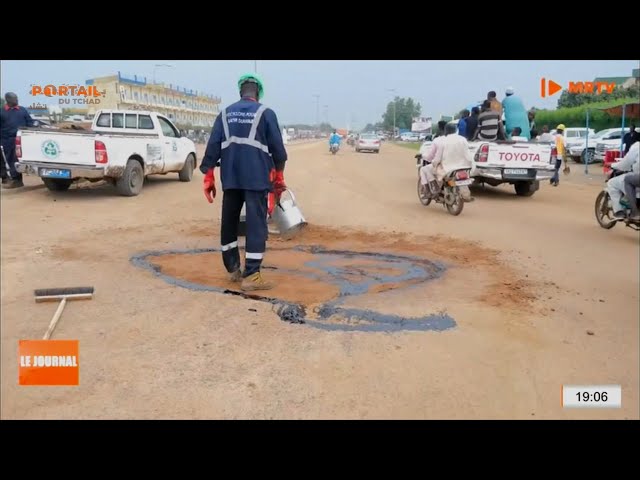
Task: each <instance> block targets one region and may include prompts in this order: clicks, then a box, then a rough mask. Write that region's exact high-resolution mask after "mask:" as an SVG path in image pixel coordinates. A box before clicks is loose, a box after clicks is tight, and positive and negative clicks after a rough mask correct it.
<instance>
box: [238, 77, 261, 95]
mask: <svg viewBox="0 0 640 480" xmlns="http://www.w3.org/2000/svg"><path fill="white" fill-rule="evenodd" d="M246 82H253V83H257V84H258V96H259V97H260V98H259V99H258V100H260V99H262V98H263V97H264V87H263V86H262V79H261V78H260V77H259V76H258V74H257V73H245V74H244V75H242V76H241V77H240V79H239V80H238V90H240V88H241V87H242V84H243V83H246Z"/></svg>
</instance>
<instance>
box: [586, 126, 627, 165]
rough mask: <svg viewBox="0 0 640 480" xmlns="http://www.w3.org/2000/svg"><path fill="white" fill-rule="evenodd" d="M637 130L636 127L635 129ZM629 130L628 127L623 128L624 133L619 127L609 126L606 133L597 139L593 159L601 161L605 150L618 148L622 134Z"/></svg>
mask: <svg viewBox="0 0 640 480" xmlns="http://www.w3.org/2000/svg"><path fill="white" fill-rule="evenodd" d="M636 130H637V129H636ZM628 131H629V128H625V129H624V133H623V132H622V129H620V128H610V129H608V130H607V133H606V134H605V135H603V136H602V137H601V138H599V139H598V142H597V143H596V150H595V154H594V156H593V159H594V161H596V162H603V161H604V157H605V154H606V152H607V150H617V149H620V144H621V143H622V136H623V135H624V134H625V133H627V132H628Z"/></svg>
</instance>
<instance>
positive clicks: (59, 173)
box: [40, 168, 71, 178]
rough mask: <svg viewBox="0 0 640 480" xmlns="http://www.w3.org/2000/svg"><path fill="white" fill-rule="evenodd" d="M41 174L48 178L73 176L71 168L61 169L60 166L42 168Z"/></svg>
mask: <svg viewBox="0 0 640 480" xmlns="http://www.w3.org/2000/svg"><path fill="white" fill-rule="evenodd" d="M40 176H41V177H48V178H71V170H60V169H58V168H41V169H40Z"/></svg>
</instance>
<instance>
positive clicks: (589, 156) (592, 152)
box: [580, 148, 596, 165]
mask: <svg viewBox="0 0 640 480" xmlns="http://www.w3.org/2000/svg"><path fill="white" fill-rule="evenodd" d="M595 156H596V149H595V148H589V149H588V150H583V151H582V156H581V157H580V163H585V161H586V162H587V164H589V165H591V164H592V163H593V162H594V157H595ZM585 157H586V158H585Z"/></svg>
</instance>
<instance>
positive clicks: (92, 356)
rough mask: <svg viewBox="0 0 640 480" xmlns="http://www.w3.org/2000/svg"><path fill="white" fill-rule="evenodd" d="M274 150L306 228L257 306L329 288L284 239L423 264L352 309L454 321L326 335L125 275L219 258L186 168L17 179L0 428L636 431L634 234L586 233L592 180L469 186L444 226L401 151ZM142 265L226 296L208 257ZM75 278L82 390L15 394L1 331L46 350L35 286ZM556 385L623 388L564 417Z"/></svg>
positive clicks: (8, 228) (302, 298)
mask: <svg viewBox="0 0 640 480" xmlns="http://www.w3.org/2000/svg"><path fill="white" fill-rule="evenodd" d="M289 152H290V162H289V164H288V167H287V171H286V177H287V183H288V184H289V185H290V186H291V187H292V188H293V189H294V190H295V193H296V195H297V197H298V199H299V202H300V205H301V208H302V210H303V212H304V214H305V216H306V217H307V219H308V221H309V222H310V226H309V228H308V229H307V230H306V231H304V232H303V234H301V235H300V236H299V237H298V238H296V239H294V240H289V241H282V240H279V239H277V237H273V238H272V239H270V242H269V251H270V253H268V254H267V258H266V260H265V266H266V267H269V268H266V269H265V275H271V278H273V279H274V280H276V281H277V283H278V286H277V287H276V289H274V290H273V291H272V292H270V293H269V295H270V296H273V297H277V298H281V299H286V300H288V301H294V302H298V303H301V304H304V305H305V306H308V307H310V310H312V309H313V307H314V306H317V305H318V304H320V303H322V302H325V301H328V300H331V299H335V298H336V296H337V295H338V290H337V288H336V286H335V285H333V284H331V283H330V282H327V281H326V278H325V279H322V278H320V279H315V280H313V279H310V278H306V277H304V273H308V272H309V271H310V270H312V269H310V268H309V267H308V265H305V262H306V261H308V260H309V258H310V257H309V255H308V254H306V253H304V252H293V251H291V250H290V249H291V247H295V246H298V245H320V246H323V247H325V248H335V249H344V250H350V251H357V252H387V253H393V254H397V255H405V256H412V257H420V258H423V259H425V260H429V261H434V262H438V263H439V264H441V265H443V266H445V267H446V271H445V272H444V273H443V274H442V275H441V276H440V277H439V278H437V279H434V280H430V281H427V282H421V283H418V284H415V282H414V284H411V285H410V283H411V282H396V283H392V284H387V285H382V286H377V287H376V288H372V290H371V291H370V292H369V293H368V294H366V295H361V296H357V297H350V298H348V299H347V304H348V306H350V307H354V308H360V309H368V310H372V311H377V312H380V313H385V314H394V315H400V316H406V317H417V316H420V315H424V314H428V313H436V312H446V313H447V314H448V315H450V316H451V317H452V318H453V319H454V320H455V323H456V325H455V327H454V328H452V329H448V330H445V331H441V332H436V331H396V332H393V333H384V332H382V333H374V332H362V331H325V330H322V329H318V328H314V327H313V326H312V325H309V324H306V325H296V324H290V323H286V322H283V321H282V320H280V318H279V317H278V316H277V314H276V313H275V311H274V306H273V305H271V304H269V303H266V302H263V301H258V300H251V299H245V298H241V297H239V296H233V295H224V294H221V293H216V292H208V291H193V290H190V289H187V288H182V287H178V286H175V285H172V284H170V283H167V282H165V281H163V280H162V279H161V278H159V277H157V276H155V275H154V274H153V272H150V271H147V270H144V269H141V268H138V267H136V266H134V265H133V264H132V263H131V262H130V258H131V257H132V256H133V255H136V254H139V253H142V252H154V251H162V250H175V251H187V250H193V249H206V248H215V247H218V246H219V237H218V231H219V217H220V200H221V199H220V198H218V199H216V202H215V203H214V205H213V206H211V205H209V204H208V203H207V202H206V201H205V199H204V196H203V194H202V192H201V190H200V185H201V175H200V173H199V172H198V173H197V174H196V176H195V178H194V181H193V182H192V183H187V184H185V183H181V182H179V181H178V180H177V178H176V177H177V176H176V175H168V176H166V177H157V178H152V179H149V180H148V181H147V183H146V185H145V187H144V189H143V192H142V193H141V194H140V195H139V196H138V197H134V198H124V197H119V196H117V195H115V193H114V191H113V190H112V189H111V188H109V187H106V186H102V187H101V186H97V187H96V186H93V187H91V188H72V189H71V190H69V191H68V192H65V193H52V192H49V191H47V190H46V189H44V188H42V186H41V184H40V181H39V179H37V178H33V177H28V178H27V179H26V184H27V187H26V188H25V189H23V190H21V191H3V192H2V212H1V213H2V303H1V307H2V370H1V373H2V406H1V412H0V413H1V416H2V418H47V419H57V418H73V419H76V418H195V419H198V418H229V419H234V418H260V419H262V418H320V419H326V418H355V419H367V418H403V419H409V418H419V419H436V418H454V419H462V418H483V419H484V418H500V419H508V418H518V419H538V418H558V419H564V418H591V419H595V418H615V419H624V418H634V419H637V418H639V407H638V405H639V398H638V389H639V385H638V378H639V345H638V343H639V331H638V317H639V307H638V283H639V282H638V253H639V252H638V246H639V242H638V234H637V233H636V232H633V231H631V229H628V228H624V227H623V226H621V225H618V226H616V228H614V229H613V230H609V231H605V230H603V229H601V228H600V227H599V226H598V225H597V223H596V221H595V218H594V214H593V203H594V200H595V197H596V195H597V193H598V190H599V189H600V188H601V180H602V176H601V175H600V174H599V172H598V170H597V169H596V168H595V167H594V168H592V172H591V175H590V176H585V174H584V173H583V172H582V168H583V167H581V166H577V165H576V166H572V173H571V175H569V176H563V177H562V178H561V184H560V186H559V187H558V188H551V187H549V186H548V185H543V186H542V188H541V190H540V191H539V192H537V193H536V195H535V196H533V197H531V198H519V197H516V196H515V195H514V194H513V190H512V189H511V188H509V187H504V188H487V189H486V190H484V191H483V190H480V191H476V192H475V195H476V198H477V200H476V202H474V203H472V204H468V205H466V206H465V209H464V211H463V212H462V214H461V215H460V216H458V217H452V216H450V215H449V214H447V213H446V211H445V210H444V208H443V207H442V206H441V205H431V206H429V207H423V206H422V205H420V203H419V202H418V199H417V195H416V171H415V167H414V159H413V154H414V153H415V152H413V151H412V150H409V149H405V148H401V147H398V146H393V145H384V146H383V149H382V152H381V153H380V154H379V155H375V154H367V153H360V154H356V153H355V152H353V151H352V150H351V149H349V148H344V149H343V150H342V151H341V152H340V153H339V154H338V155H337V156H332V155H330V154H329V153H328V151H327V148H326V145H325V144H324V143H322V144H317V143H309V144H302V145H291V146H289ZM154 262H155V263H156V264H157V265H158V269H159V271H161V272H162V273H164V274H166V275H170V276H172V277H176V278H181V279H184V280H187V281H190V282H194V283H197V284H201V285H212V286H217V287H222V288H231V289H233V288H234V286H233V285H231V284H228V283H227V280H226V278H225V276H224V272H223V270H222V269H221V265H220V263H221V261H220V258H219V255H218V254H216V253H203V254H200V255H181V254H175V253H174V254H173V255H171V256H158V257H155V258H154ZM341 266H342V267H345V268H349V269H350V270H349V275H351V276H350V277H348V278H350V279H352V280H353V282H355V283H357V282H359V281H362V276H363V275H364V276H366V275H367V274H371V275H373V274H381V272H382V273H384V272H385V270H384V266H381V265H379V264H376V263H375V262H369V263H368V262H367V261H363V260H353V261H349V262H346V263H344V264H342V265H341ZM287 269H288V270H289V271H291V270H296V271H297V272H298V273H299V274H300V275H302V276H300V275H297V274H290V273H289V274H287V273H283V272H284V270H287ZM367 272H368V273H367ZM386 273H387V274H389V273H390V274H397V273H398V272H395V271H394V270H393V268H389V269H387V270H386ZM76 285H93V286H95V288H96V295H95V297H94V299H93V300H91V301H84V302H73V303H70V304H69V305H68V306H67V308H66V309H65V312H64V315H63V317H62V320H61V321H60V323H59V325H58V327H57V329H56V331H55V332H54V335H53V338H56V339H67V338H68V339H78V340H79V341H80V363H81V368H80V372H81V373H80V383H81V384H80V386H79V387H20V386H18V384H17V383H18V382H17V379H18V373H17V344H18V340H20V339H29V338H41V336H42V335H43V333H44V331H45V330H46V329H47V326H48V323H49V320H50V318H51V315H52V314H53V312H54V310H55V305H54V304H36V303H35V302H34V300H33V290H34V289H36V288H46V287H56V286H76ZM334 321H337V322H340V321H341V320H340V319H337V320H334ZM587 332H590V333H587ZM563 384H578V385H584V384H620V385H622V402H623V406H622V408H621V409H611V410H597V409H592V410H588V409H573V410H569V409H562V407H561V404H560V392H561V386H562V385H563Z"/></svg>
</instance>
